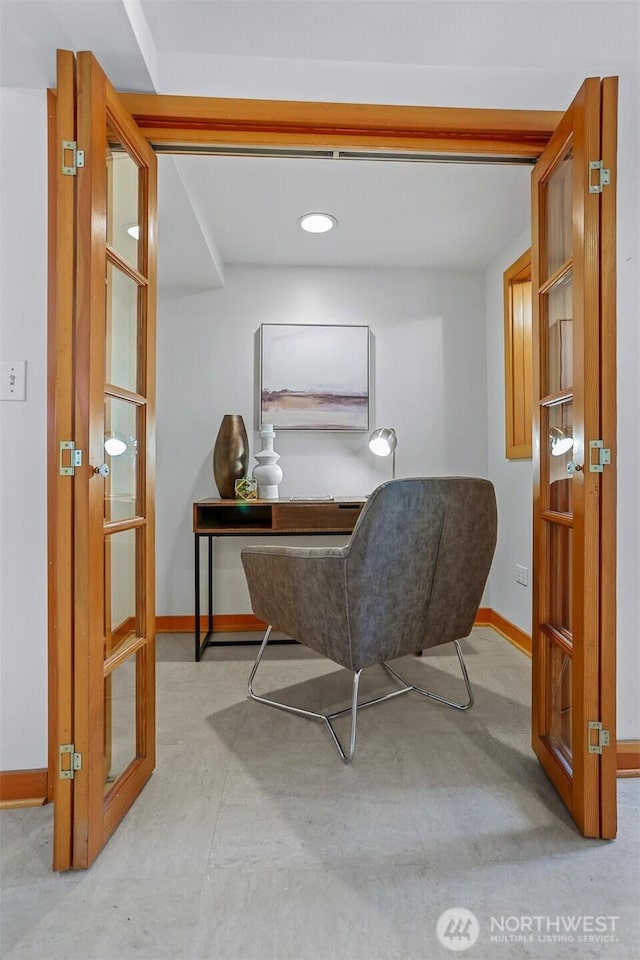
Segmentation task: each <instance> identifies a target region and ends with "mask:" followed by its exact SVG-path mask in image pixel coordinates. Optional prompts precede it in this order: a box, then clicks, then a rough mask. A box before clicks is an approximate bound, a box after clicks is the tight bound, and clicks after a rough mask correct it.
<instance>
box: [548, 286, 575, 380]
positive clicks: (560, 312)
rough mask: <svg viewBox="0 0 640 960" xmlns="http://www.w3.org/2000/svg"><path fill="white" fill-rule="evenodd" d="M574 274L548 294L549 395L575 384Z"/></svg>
mask: <svg viewBox="0 0 640 960" xmlns="http://www.w3.org/2000/svg"><path fill="white" fill-rule="evenodd" d="M572 292H573V291H572V281H571V274H569V275H568V276H566V277H564V278H563V279H562V280H561V281H560V282H559V283H556V284H555V285H554V286H553V287H552V288H551V290H550V291H549V293H548V294H547V311H548V315H549V342H548V364H547V368H548V382H547V394H553V393H559V392H560V391H561V390H568V389H569V388H570V387H571V386H572V384H573V298H572Z"/></svg>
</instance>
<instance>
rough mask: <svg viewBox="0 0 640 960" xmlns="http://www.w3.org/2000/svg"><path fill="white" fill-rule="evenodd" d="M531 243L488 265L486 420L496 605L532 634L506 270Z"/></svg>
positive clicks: (520, 242)
mask: <svg viewBox="0 0 640 960" xmlns="http://www.w3.org/2000/svg"><path fill="white" fill-rule="evenodd" d="M530 246H531V236H530V232H529V230H526V231H525V232H524V233H523V234H522V235H521V236H520V237H518V239H517V240H515V241H514V242H513V243H512V244H510V245H509V247H507V249H506V250H505V251H504V252H503V253H502V254H501V255H500V256H499V257H498V258H497V259H496V260H494V262H493V263H492V264H491V265H490V266H489V267H488V268H487V271H486V274H485V280H486V284H485V296H486V305H487V398H488V407H487V425H488V445H489V449H488V455H489V477H490V479H491V480H492V482H493V485H494V486H495V488H496V497H497V500H498V543H497V546H496V553H495V557H494V560H493V565H492V567H491V576H490V578H489V588H490V591H491V606H492V607H493V609H494V610H496V611H497V612H498V613H500V614H502V616H503V617H506V618H507V620H510V621H511V622H512V623H515V625H516V626H518V627H520V629H521V630H524V631H525V633H528V634H530V633H531V561H532V553H531V551H532V541H531V517H532V504H531V492H532V486H531V480H532V473H531V460H507V459H506V458H505V384H504V307H503V274H504V271H505V270H506V269H507V267H509V266H511V264H512V263H513V262H514V261H515V260H517V258H518V257H519V256H521V254H523V253H524V251H525V250H527V249H528V248H529V247H530ZM516 563H520V564H523V565H524V566H525V567H528V568H529V585H528V586H526V587H523V586H521V585H520V584H517V583H515V564H516Z"/></svg>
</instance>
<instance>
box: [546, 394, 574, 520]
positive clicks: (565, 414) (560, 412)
mask: <svg viewBox="0 0 640 960" xmlns="http://www.w3.org/2000/svg"><path fill="white" fill-rule="evenodd" d="M548 424H549V437H548V443H549V456H548V457H547V464H548V468H549V477H548V482H549V509H550V510H557V511H558V512H559V513H572V512H573V474H570V473H569V471H568V469H567V467H568V465H569V463H571V462H572V460H573V403H572V401H571V400H568V401H567V402H566V403H557V404H554V406H552V407H549V408H548Z"/></svg>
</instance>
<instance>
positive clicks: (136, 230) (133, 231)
mask: <svg viewBox="0 0 640 960" xmlns="http://www.w3.org/2000/svg"><path fill="white" fill-rule="evenodd" d="M127 233H128V234H129V236H130V237H133V239H134V240H139V239H140V227H139V226H138V224H137V223H134V224H133V225H132V226H131V227H127Z"/></svg>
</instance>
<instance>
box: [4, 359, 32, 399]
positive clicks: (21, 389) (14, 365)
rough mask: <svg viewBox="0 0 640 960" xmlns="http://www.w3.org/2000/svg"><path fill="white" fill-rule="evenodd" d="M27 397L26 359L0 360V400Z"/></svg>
mask: <svg viewBox="0 0 640 960" xmlns="http://www.w3.org/2000/svg"><path fill="white" fill-rule="evenodd" d="M26 399H27V361H26V360H0V400H26Z"/></svg>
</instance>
